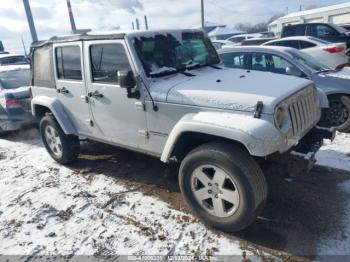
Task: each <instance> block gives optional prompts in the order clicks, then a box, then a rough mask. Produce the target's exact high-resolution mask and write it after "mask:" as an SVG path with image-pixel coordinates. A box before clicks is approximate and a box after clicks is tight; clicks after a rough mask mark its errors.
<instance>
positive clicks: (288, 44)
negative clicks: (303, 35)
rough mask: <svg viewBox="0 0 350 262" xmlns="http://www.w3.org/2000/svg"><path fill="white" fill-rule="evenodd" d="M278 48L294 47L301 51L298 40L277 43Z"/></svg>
mask: <svg viewBox="0 0 350 262" xmlns="http://www.w3.org/2000/svg"><path fill="white" fill-rule="evenodd" d="M275 45H276V46H286V47H292V48H296V49H299V48H300V47H299V41H297V40H288V41H278V42H275Z"/></svg>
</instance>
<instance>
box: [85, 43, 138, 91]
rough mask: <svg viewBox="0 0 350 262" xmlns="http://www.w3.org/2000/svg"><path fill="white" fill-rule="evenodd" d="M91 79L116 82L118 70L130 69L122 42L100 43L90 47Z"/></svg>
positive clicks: (101, 81)
mask: <svg viewBox="0 0 350 262" xmlns="http://www.w3.org/2000/svg"><path fill="white" fill-rule="evenodd" d="M90 56H91V72H92V81H93V82H100V83H112V84H118V71H129V70H131V67H130V64H129V59H128V57H127V55H126V52H125V48H124V46H123V45H122V44H100V45H92V46H91V47H90Z"/></svg>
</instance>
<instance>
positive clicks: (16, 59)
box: [0, 53, 30, 66]
mask: <svg viewBox="0 0 350 262" xmlns="http://www.w3.org/2000/svg"><path fill="white" fill-rule="evenodd" d="M29 63H30V62H29V60H28V58H26V57H25V56H24V55H16V54H9V53H7V54H0V66H6V65H26V64H27V65H29Z"/></svg>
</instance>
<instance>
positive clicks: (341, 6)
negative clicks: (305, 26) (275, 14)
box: [270, 2, 350, 25]
mask: <svg viewBox="0 0 350 262" xmlns="http://www.w3.org/2000/svg"><path fill="white" fill-rule="evenodd" d="M344 8H350V2H347V3H342V4H336V5H329V6H324V7H320V8H314V9H310V10H304V11H300V12H293V13H290V14H288V15H285V16H283V17H280V18H278V19H276V20H275V21H273V22H272V23H270V25H273V24H276V23H277V21H279V20H284V19H289V18H293V17H303V16H308V15H314V14H319V13H326V12H330V11H337V10H339V11H340V13H342V9H344ZM347 12H349V11H347ZM345 13H346V12H345Z"/></svg>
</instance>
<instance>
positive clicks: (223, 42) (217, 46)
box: [211, 40, 233, 50]
mask: <svg viewBox="0 0 350 262" xmlns="http://www.w3.org/2000/svg"><path fill="white" fill-rule="evenodd" d="M211 42H212V43H213V46H214V47H215V49H216V50H220V49H221V48H224V47H226V46H229V47H232V46H233V43H232V42H230V41H228V40H211Z"/></svg>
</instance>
